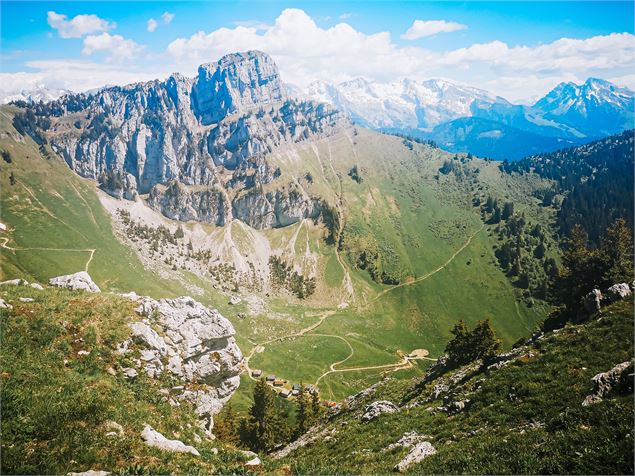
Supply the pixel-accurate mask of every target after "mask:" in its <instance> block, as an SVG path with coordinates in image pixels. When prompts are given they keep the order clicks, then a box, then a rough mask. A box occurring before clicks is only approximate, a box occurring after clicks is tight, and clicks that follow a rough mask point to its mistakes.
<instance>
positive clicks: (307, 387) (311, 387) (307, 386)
mask: <svg viewBox="0 0 635 476" xmlns="http://www.w3.org/2000/svg"><path fill="white" fill-rule="evenodd" d="M304 389H305V390H306V391H307V392H309V393H318V388H317V387H316V386H315V385H311V384H310V383H307V384H305V385H304Z"/></svg>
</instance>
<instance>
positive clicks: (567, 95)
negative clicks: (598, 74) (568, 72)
mask: <svg viewBox="0 0 635 476" xmlns="http://www.w3.org/2000/svg"><path fill="white" fill-rule="evenodd" d="M634 108H635V93H633V91H631V90H630V89H628V88H620V87H619V86H616V85H615V84H612V83H610V82H608V81H605V80H603V79H597V78H589V79H587V81H586V82H585V83H584V84H580V85H578V84H575V83H560V84H559V85H558V86H556V87H555V88H554V89H553V90H552V91H551V92H550V93H549V94H547V95H546V96H545V97H543V98H542V99H540V100H539V101H538V102H536V104H534V106H533V109H534V110H536V111H538V112H539V113H540V114H541V115H542V116H543V117H544V118H545V119H550V120H553V121H558V122H560V123H563V124H567V125H569V126H570V127H573V128H575V129H577V130H578V131H580V132H582V133H584V134H585V135H589V136H600V135H611V134H615V133H618V132H621V131H623V130H624V129H628V128H632V127H633V110H634Z"/></svg>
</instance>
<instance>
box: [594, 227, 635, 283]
mask: <svg viewBox="0 0 635 476" xmlns="http://www.w3.org/2000/svg"><path fill="white" fill-rule="evenodd" d="M599 259H600V261H601V266H602V271H603V273H602V281H603V282H602V285H603V286H604V287H608V286H611V285H613V284H615V283H623V282H631V281H632V280H633V235H632V231H631V230H630V229H629V228H628V226H627V225H626V221H625V220H623V219H622V218H620V219H618V220H616V221H615V223H613V225H611V226H610V227H609V228H608V229H607V230H606V233H605V234H604V237H603V238H602V242H601V245H600V258H599Z"/></svg>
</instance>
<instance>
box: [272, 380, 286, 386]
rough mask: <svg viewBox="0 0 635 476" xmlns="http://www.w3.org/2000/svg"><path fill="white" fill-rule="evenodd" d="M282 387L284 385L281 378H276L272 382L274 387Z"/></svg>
mask: <svg viewBox="0 0 635 476" xmlns="http://www.w3.org/2000/svg"><path fill="white" fill-rule="evenodd" d="M283 385H284V380H282V379H281V378H277V379H275V380H274V381H273V386H274V387H282V386H283Z"/></svg>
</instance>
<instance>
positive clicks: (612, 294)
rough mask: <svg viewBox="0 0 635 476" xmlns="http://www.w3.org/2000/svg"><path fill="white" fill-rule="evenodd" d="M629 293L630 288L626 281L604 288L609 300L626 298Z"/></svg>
mask: <svg viewBox="0 0 635 476" xmlns="http://www.w3.org/2000/svg"><path fill="white" fill-rule="evenodd" d="M630 295H631V288H630V286H629V285H628V284H627V283H618V284H614V285H613V286H611V287H610V288H608V289H607V290H606V297H607V298H608V299H609V301H610V302H613V301H619V300H620V299H626V298H627V297H628V296H630Z"/></svg>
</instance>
